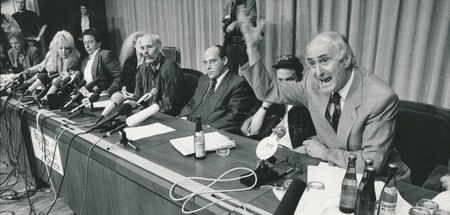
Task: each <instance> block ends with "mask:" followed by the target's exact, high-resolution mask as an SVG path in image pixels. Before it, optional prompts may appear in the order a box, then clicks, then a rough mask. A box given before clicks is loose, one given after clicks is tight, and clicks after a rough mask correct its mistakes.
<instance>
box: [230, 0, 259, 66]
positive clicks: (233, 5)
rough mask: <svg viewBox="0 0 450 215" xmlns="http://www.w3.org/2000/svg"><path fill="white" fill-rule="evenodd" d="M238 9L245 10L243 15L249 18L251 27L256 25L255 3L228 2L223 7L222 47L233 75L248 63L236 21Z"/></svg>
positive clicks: (242, 0) (251, 1) (245, 0)
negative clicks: (223, 34)
mask: <svg viewBox="0 0 450 215" xmlns="http://www.w3.org/2000/svg"><path fill="white" fill-rule="evenodd" d="M240 9H242V10H245V15H246V16H248V17H250V21H251V22H252V23H253V25H256V14H257V11H256V1H255V0H229V1H228V2H227V3H226V4H225V7H224V14H226V16H225V17H224V18H223V19H222V28H223V32H224V33H225V36H224V43H223V47H224V48H225V50H226V52H227V55H228V64H229V66H228V68H229V69H230V72H232V73H234V74H238V71H239V67H242V66H243V65H244V64H245V63H247V61H248V56H247V52H246V46H245V41H244V38H243V37H242V33H241V31H240V29H239V25H238V23H239V22H238V21H237V20H238V17H237V16H238V10H240Z"/></svg>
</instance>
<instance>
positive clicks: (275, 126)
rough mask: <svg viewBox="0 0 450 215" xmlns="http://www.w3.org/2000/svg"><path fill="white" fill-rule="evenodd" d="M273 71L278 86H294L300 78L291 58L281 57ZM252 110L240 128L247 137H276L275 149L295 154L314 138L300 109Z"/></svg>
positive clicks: (297, 64) (303, 109)
mask: <svg viewBox="0 0 450 215" xmlns="http://www.w3.org/2000/svg"><path fill="white" fill-rule="evenodd" d="M273 68H275V69H276V72H275V73H276V78H277V80H278V82H284V81H294V82H298V81H300V80H301V78H302V71H303V65H302V63H300V60H299V59H298V58H297V57H295V56H292V55H286V56H283V57H281V58H280V60H278V64H276V65H274V66H273ZM255 108H257V109H256V110H257V111H256V110H255ZM255 108H254V110H253V111H251V113H252V117H250V118H248V119H247V120H246V121H245V122H244V124H243V125H242V127H241V130H242V132H243V133H244V134H245V135H247V136H250V137H252V138H254V139H258V140H261V139H263V138H264V137H267V136H269V135H271V134H272V135H277V136H278V137H279V138H280V139H279V141H278V144H279V145H281V146H284V147H287V148H289V149H294V150H295V149H300V148H298V147H299V146H301V145H302V143H303V141H304V140H306V138H308V137H311V136H314V135H316V130H315V129H314V125H313V123H312V120H311V116H310V115H309V111H308V109H306V107H305V106H303V105H282V104H272V103H269V102H263V103H262V105H258V106H256V107H255ZM255 112H256V113H255ZM253 114H254V115H253Z"/></svg>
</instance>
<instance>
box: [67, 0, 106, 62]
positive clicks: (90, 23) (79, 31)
mask: <svg viewBox="0 0 450 215" xmlns="http://www.w3.org/2000/svg"><path fill="white" fill-rule="evenodd" d="M98 27H99V26H98V25H97V21H96V20H95V19H94V16H93V15H91V14H90V11H89V6H88V4H87V2H84V1H82V2H81V3H80V16H79V17H77V18H76V19H75V22H74V25H73V30H72V32H73V36H74V38H75V39H76V40H75V46H76V47H77V49H78V50H79V51H80V54H81V59H84V58H85V57H87V56H88V53H87V52H86V50H85V49H84V45H83V32H84V31H85V30H87V29H89V28H98Z"/></svg>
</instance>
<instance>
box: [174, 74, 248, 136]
mask: <svg viewBox="0 0 450 215" xmlns="http://www.w3.org/2000/svg"><path fill="white" fill-rule="evenodd" d="M208 87H209V77H208V76H207V75H202V76H200V78H199V80H198V85H197V88H196V89H195V93H194V96H192V98H191V99H190V100H189V101H188V103H187V104H186V105H185V106H184V108H183V110H181V114H180V116H188V119H190V117H191V114H192V112H193V110H195V109H196V108H197V107H198V105H199V104H200V103H201V102H202V100H203V97H204V96H205V94H206V91H207V90H208ZM255 101H256V100H255V96H254V93H253V91H252V89H251V88H250V86H249V85H248V83H247V82H246V81H245V80H244V79H243V78H242V77H240V76H237V75H236V74H233V73H231V72H228V73H227V74H226V75H225V77H224V79H223V80H222V82H220V84H219V86H218V87H217V89H216V91H215V92H214V94H213V95H212V96H211V98H210V101H209V106H208V107H207V108H206V109H205V110H204V112H203V113H202V115H201V118H202V124H204V125H210V126H211V127H213V128H217V129H222V130H225V131H229V132H233V133H238V132H239V130H240V127H241V125H242V122H243V121H244V120H245V116H246V114H247V112H248V111H250V109H251V108H252V107H253V106H254V104H255Z"/></svg>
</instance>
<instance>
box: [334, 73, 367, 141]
mask: <svg viewBox="0 0 450 215" xmlns="http://www.w3.org/2000/svg"><path fill="white" fill-rule="evenodd" d="M362 78H363V76H362V73H361V72H360V71H359V70H358V69H355V70H354V79H353V83H352V86H350V89H349V91H348V94H347V97H346V99H345V101H344V102H345V104H344V109H343V110H342V113H341V117H340V119H339V126H338V130H337V142H338V144H339V145H345V146H347V140H348V137H349V135H350V131H351V130H352V128H353V125H354V124H355V121H356V118H357V117H358V114H357V112H356V110H357V108H358V107H359V106H360V105H361V96H362V95H361V93H362V84H363V80H362ZM341 125H345V126H341Z"/></svg>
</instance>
